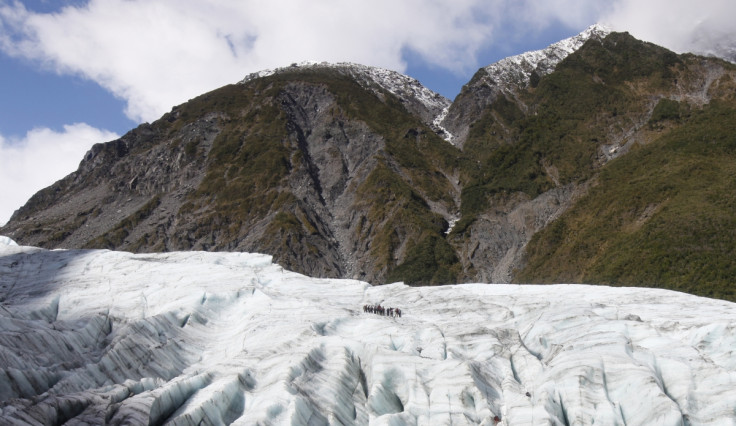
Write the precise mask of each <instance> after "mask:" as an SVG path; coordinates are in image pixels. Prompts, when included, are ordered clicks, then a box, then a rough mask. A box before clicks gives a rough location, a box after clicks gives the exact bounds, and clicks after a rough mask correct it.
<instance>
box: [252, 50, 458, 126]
mask: <svg viewBox="0 0 736 426" xmlns="http://www.w3.org/2000/svg"><path fill="white" fill-rule="evenodd" d="M298 69H312V70H318V69H332V70H337V71H339V72H340V73H342V74H344V75H349V76H351V77H353V78H354V79H355V80H356V81H357V82H358V83H360V84H361V85H362V86H363V87H365V88H366V89H368V90H371V91H374V92H376V94H379V93H378V92H379V91H378V90H377V87H376V86H378V87H380V88H381V89H383V90H386V91H388V92H390V93H392V94H393V95H395V96H396V97H397V98H399V100H401V102H402V103H403V104H404V105H405V106H406V108H407V109H408V110H410V111H412V112H413V113H416V114H418V115H419V116H420V117H421V118H422V120H423V121H424V123H425V124H427V125H429V126H431V127H433V128H435V130H437V131H438V132H440V133H444V134H445V135H446V138H448V137H449V136H447V135H448V134H449V133H447V132H446V131H443V129H441V128H440V127H438V126H437V125H436V123H437V122H438V121H437V118H438V117H440V116H441V115H442V114H443V113H444V114H446V110H447V108H448V107H449V106H450V104H451V103H452V101H450V100H449V99H447V98H446V97H444V96H442V95H440V94H439V93H436V92H434V91H432V90H430V89H428V88H426V87H424V86H423V85H422V84H421V83H420V82H419V81H417V80H416V79H414V78H412V77H409V76H407V75H404V74H401V73H399V72H397V71H393V70H389V69H386V68H380V67H373V66H367V65H361V64H355V63H351V62H338V63H329V62H315V61H307V62H301V63H293V64H291V65H290V66H288V67H282V68H276V69H270V70H263V71H258V72H255V73H251V74H248V75H247V76H246V77H245V78H244V79H243V80H241V81H240V83H241V84H242V83H247V82H249V81H252V80H255V79H257V78H263V77H268V76H271V75H274V74H281V73H286V72H290V71H294V70H298ZM440 121H441V119H440Z"/></svg>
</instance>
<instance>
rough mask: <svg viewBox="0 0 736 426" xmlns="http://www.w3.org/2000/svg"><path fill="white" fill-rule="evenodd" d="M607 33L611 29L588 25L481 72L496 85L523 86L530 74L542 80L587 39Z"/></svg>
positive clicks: (604, 35) (598, 37) (487, 67)
mask: <svg viewBox="0 0 736 426" xmlns="http://www.w3.org/2000/svg"><path fill="white" fill-rule="evenodd" d="M610 33H611V29H610V28H608V27H606V26H604V25H601V24H595V25H591V26H590V27H588V28H587V29H585V30H584V31H583V32H581V33H580V34H578V35H576V36H573V37H570V38H567V39H564V40H561V41H558V42H557V43H554V44H552V45H550V46H548V47H546V48H544V49H541V50H535V51H531V52H526V53H522V54H519V55H515V56H511V57H508V58H505V59H502V60H500V61H498V62H496V63H494V64H491V65H488V66H486V67H485V68H484V69H485V71H486V72H487V73H488V77H490V79H491V80H492V81H493V82H494V83H495V84H497V85H508V84H515V85H519V86H526V85H528V84H529V80H530V77H531V74H532V72H534V71H536V72H537V74H539V76H540V77H541V76H543V75H546V74H549V73H551V72H552V71H554V69H555V67H556V66H557V64H559V63H560V62H561V61H562V60H563V59H565V58H566V57H567V56H568V55H570V54H571V53H573V52H575V51H576V50H578V49H579V48H580V47H582V45H583V44H585V42H586V41H588V40H590V39H591V38H595V39H599V40H600V39H603V38H605V37H606V36H607V35H608V34H610Z"/></svg>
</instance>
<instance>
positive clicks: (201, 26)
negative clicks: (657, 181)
mask: <svg viewBox="0 0 736 426" xmlns="http://www.w3.org/2000/svg"><path fill="white" fill-rule="evenodd" d="M486 3H488V1H483V0H457V1H454V2H444V1H437V0H429V1H428V0H404V1H400V2H396V1H395V0H374V1H371V2H366V1H362V0H360V1H358V0H314V1H309V2H305V1H296V0H271V1H268V2H263V1H259V0H243V1H240V0H211V1H208V2H202V1H200V0H186V1H185V0H91V1H90V2H89V3H88V4H86V5H85V6H83V7H78V8H75V7H66V8H64V9H62V10H61V11H59V12H58V13H56V14H37V13H32V12H30V11H27V10H26V9H25V8H24V7H23V6H22V5H20V4H19V3H14V4H13V5H12V6H5V7H2V8H0V25H3V26H4V27H5V32H6V33H8V34H10V35H6V36H4V37H0V43H1V44H0V46H2V48H3V50H4V51H5V52H6V53H10V54H13V55H16V56H23V57H26V58H32V59H35V60H38V61H41V62H43V63H45V64H46V65H47V66H49V67H51V68H52V69H55V70H56V71H57V72H59V73H73V74H80V75H83V76H84V77H86V78H89V79H91V80H93V81H96V82H97V83H99V84H100V85H101V86H103V87H105V88H106V89H107V90H109V91H110V92H112V93H113V94H115V95H116V96H118V97H120V98H122V99H125V100H126V101H127V102H128V106H127V110H126V114H127V115H128V116H129V117H130V118H132V119H134V120H138V121H142V120H146V121H151V120H153V119H156V118H158V117H159V116H160V115H161V114H162V113H163V112H166V111H167V110H169V109H170V108H171V106H173V105H175V104H178V103H181V102H184V101H186V100H187V99H188V98H190V97H193V96H196V95H199V94H201V93H203V92H206V91H208V90H212V89H214V88H216V87H219V86H221V85H224V84H228V83H233V82H235V81H238V80H239V79H241V78H242V77H243V76H245V75H246V74H248V73H250V72H253V71H258V70H261V69H265V68H273V67H277V66H285V65H288V64H290V63H292V62H299V61H303V60H318V61H323V60H324V61H330V62H338V61H352V62H360V63H365V64H370V65H377V66H383V67H387V68H391V69H396V70H399V71H402V70H404V68H405V67H406V64H405V62H404V60H403V59H402V53H403V52H404V50H405V49H411V50H413V51H415V52H417V53H419V54H420V55H421V56H422V57H424V58H425V59H426V60H427V61H428V62H429V63H431V64H434V65H438V66H441V67H444V68H447V69H451V70H455V71H467V70H469V69H473V68H474V67H476V65H477V64H476V58H475V54H476V52H477V51H478V49H479V48H480V47H481V46H482V45H483V43H484V42H485V40H487V39H488V38H489V36H490V34H491V32H492V29H493V24H492V23H491V21H492V20H491V19H490V18H488V16H487V12H486V10H485V9H484V8H483V7H482V6H483V5H484V4H486ZM0 29H2V28H0Z"/></svg>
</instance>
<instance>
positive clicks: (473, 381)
mask: <svg viewBox="0 0 736 426" xmlns="http://www.w3.org/2000/svg"><path fill="white" fill-rule="evenodd" d="M0 300H1V301H2V305H0V357H2V358H1V359H2V360H3V362H2V366H0V377H1V378H2V379H3V380H0V419H2V420H4V421H5V422H8V423H11V424H27V423H30V424H44V423H46V424H49V423H59V422H61V421H64V422H66V421H69V422H70V423H84V422H87V423H89V424H98V423H101V421H102V420H104V421H106V422H108V423H111V424H119V423H133V424H148V423H164V422H165V421H167V422H171V423H172V424H191V425H195V424H200V423H201V422H203V423H206V424H229V423H233V422H234V423H238V424H259V423H269V424H304V423H306V422H307V420H308V419H311V420H310V423H320V424H338V423H340V424H378V425H385V424H449V423H457V424H485V425H491V424H494V423H495V419H496V418H498V419H499V420H500V421H501V422H502V423H503V424H507V425H512V424H516V425H522V424H562V423H571V424H593V423H595V424H680V423H685V424H716V423H718V424H723V423H733V422H734V421H736V413H734V411H733V407H734V406H736V394H734V392H733V388H734V385H735V384H736V355H734V353H733V348H734V347H736V327H734V323H736V310H735V309H734V306H736V305H734V304H733V303H729V302H724V301H718V300H711V299H705V298H700V297H695V296H691V295H687V294H683V293H677V292H672V291H665V290H656V289H645V288H612V287H603V286H600V287H597V286H585V285H552V286H531V285H530V286H519V285H486V284H466V285H450V286H441V287H423V288H422V287H418V288H417V287H408V286H405V285H403V284H400V283H398V284H391V285H385V286H377V287H372V286H370V285H368V284H366V283H363V282H360V281H355V280H331V279H315V278H309V277H305V276H303V275H299V274H296V273H292V272H289V271H285V270H284V269H282V268H281V267H279V266H278V265H274V264H273V263H272V259H271V257H270V256H265V255H257V254H249V253H207V252H173V253H161V254H131V253H124V252H114V251H107V250H68V251H66V250H54V251H48V250H42V249H37V248H31V247H23V246H0ZM375 303H380V304H381V305H383V306H385V307H398V308H401V309H402V311H403V315H402V318H387V317H381V316H378V315H374V314H366V313H363V310H362V306H364V305H366V304H375ZM19 336H22V338H20V337H19ZM39 348H43V350H41V349H39ZM69 416H72V419H69Z"/></svg>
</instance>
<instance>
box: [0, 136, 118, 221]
mask: <svg viewBox="0 0 736 426" xmlns="http://www.w3.org/2000/svg"><path fill="white" fill-rule="evenodd" d="M118 137H119V136H118V135H116V134H115V133H112V132H108V131H106V130H100V129H95V128H94V127H91V126H89V125H87V124H84V123H76V124H72V125H66V126H64V130H63V131H61V132H57V131H54V130H51V129H47V128H37V129H33V130H31V131H29V132H28V133H26V135H25V137H23V138H6V137H3V136H2V135H0V225H4V224H5V223H6V222H7V221H8V219H10V216H11V215H12V214H13V212H14V211H15V210H16V209H18V208H19V207H21V206H22V205H23V204H25V202H26V201H28V199H29V198H31V196H32V195H33V194H35V193H36V192H37V191H39V190H41V189H43V188H45V187H47V186H49V185H51V184H52V183H54V182H55V181H56V180H57V179H60V178H61V177H63V176H65V175H67V174H69V173H71V172H73V171H74V170H76V168H77V166H78V165H79V162H80V160H81V159H82V157H83V156H84V154H85V153H86V152H87V150H89V149H90V148H91V147H92V145H93V144H95V143H98V142H106V141H110V140H113V139H117V138H118Z"/></svg>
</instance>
